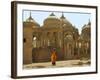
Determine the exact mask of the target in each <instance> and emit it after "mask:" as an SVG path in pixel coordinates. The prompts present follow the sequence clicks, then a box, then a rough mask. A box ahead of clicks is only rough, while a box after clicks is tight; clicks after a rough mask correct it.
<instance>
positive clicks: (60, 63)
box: [23, 60, 91, 69]
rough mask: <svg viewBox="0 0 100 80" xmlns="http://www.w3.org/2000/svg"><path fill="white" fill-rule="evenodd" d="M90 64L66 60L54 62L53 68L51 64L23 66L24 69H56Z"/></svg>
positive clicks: (82, 61) (88, 63)
mask: <svg viewBox="0 0 100 80" xmlns="http://www.w3.org/2000/svg"><path fill="white" fill-rule="evenodd" d="M90 64H91V62H90V60H66V61H56V65H55V66H53V65H52V63H51V62H43V63H32V64H28V65H24V66H23V68H24V69H34V68H57V67H75V66H89V65H90Z"/></svg>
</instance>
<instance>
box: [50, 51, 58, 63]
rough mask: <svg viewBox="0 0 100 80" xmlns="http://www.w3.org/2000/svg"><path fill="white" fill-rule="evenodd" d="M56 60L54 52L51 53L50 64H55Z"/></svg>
mask: <svg viewBox="0 0 100 80" xmlns="http://www.w3.org/2000/svg"><path fill="white" fill-rule="evenodd" d="M56 59H57V56H56V52H55V51H53V52H52V55H51V61H52V63H54V64H55V62H56Z"/></svg>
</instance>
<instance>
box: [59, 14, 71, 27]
mask: <svg viewBox="0 0 100 80" xmlns="http://www.w3.org/2000/svg"><path fill="white" fill-rule="evenodd" d="M60 20H61V22H62V23H63V24H66V25H69V26H72V24H71V23H70V22H69V21H68V20H67V19H66V18H65V17H64V14H62V16H61V17H60Z"/></svg>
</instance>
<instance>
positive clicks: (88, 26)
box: [82, 21, 91, 29]
mask: <svg viewBox="0 0 100 80" xmlns="http://www.w3.org/2000/svg"><path fill="white" fill-rule="evenodd" d="M90 27H91V22H90V21H89V22H88V24H87V25H86V24H85V25H84V26H83V28H82V29H88V28H90Z"/></svg>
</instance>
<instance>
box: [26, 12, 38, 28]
mask: <svg viewBox="0 0 100 80" xmlns="http://www.w3.org/2000/svg"><path fill="white" fill-rule="evenodd" d="M25 22H29V23H32V24H33V28H38V27H40V25H39V24H38V23H37V22H36V21H35V20H34V19H33V18H32V16H31V13H30V16H29V18H27V19H26V21H25Z"/></svg>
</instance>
